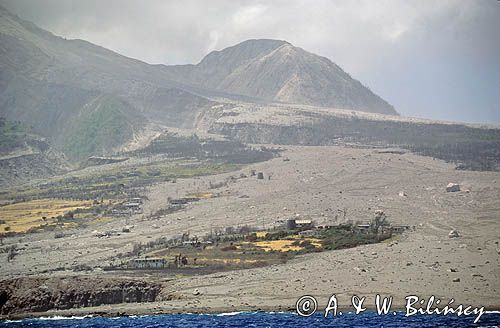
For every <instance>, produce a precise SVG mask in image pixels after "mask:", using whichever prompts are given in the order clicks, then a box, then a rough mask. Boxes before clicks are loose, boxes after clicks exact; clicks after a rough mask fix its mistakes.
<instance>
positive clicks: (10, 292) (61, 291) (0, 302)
mask: <svg viewBox="0 0 500 328" xmlns="http://www.w3.org/2000/svg"><path fill="white" fill-rule="evenodd" d="M161 289H162V286H161V285H160V284H157V283H149V282H146V281H141V280H125V279H109V278H88V277H64V278H19V279H12V280H4V281H1V282H0V314H2V315H7V314H14V313H23V312H44V311H48V310H52V309H58V310H64V309H71V308H78V307H89V306H99V305H103V304H118V303H139V302H154V301H155V300H156V299H157V297H158V295H159V294H160V292H161Z"/></svg>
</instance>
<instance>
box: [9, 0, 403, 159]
mask: <svg viewBox="0 0 500 328" xmlns="http://www.w3.org/2000/svg"><path fill="white" fill-rule="evenodd" d="M221 99H222V100H221ZM224 99H233V100H234V99H236V100H237V101H239V100H243V101H244V102H250V103H259V104H260V103H266V102H282V103H297V104H305V105H313V106H324V107H338V108H347V109H352V110H364V111H368V112H377V113H384V114H388V113H389V114H397V113H396V112H395V111H394V109H393V108H392V106H390V105H389V104H387V103H386V102H385V101H383V100H382V99H381V98H380V97H378V96H376V95H374V94H373V93H371V91H369V90H368V89H366V88H365V87H364V86H363V85H362V84H361V83H359V82H358V81H356V80H353V79H352V78H351V77H350V76H349V75H348V74H347V73H345V72H344V71H343V70H342V69H340V68H339V67H338V66H337V65H335V64H334V63H333V62H331V61H330V60H329V59H327V58H325V57H320V56H317V55H314V54H312V53H309V52H307V51H305V50H303V49H301V48H298V47H294V46H293V45H292V44H290V43H289V42H287V41H284V40H273V39H250V40H246V41H243V42H241V43H239V44H236V45H233V46H231V47H227V48H225V49H222V50H218V51H212V52H210V53H209V54H207V55H206V56H205V57H204V58H203V59H202V60H201V61H200V62H199V63H198V64H195V65H193V64H190V65H175V66H167V65H150V64H147V63H145V62H143V61H140V60H137V59H133V58H128V57H126V56H123V55H121V54H119V53H117V52H114V51H112V50H109V49H106V48H104V47H102V46H99V45H94V44H92V43H90V42H88V41H85V40H79V39H75V40H67V39H65V38H62V37H60V36H57V35H55V34H53V33H51V32H49V31H46V30H44V29H42V28H40V27H38V26H36V25H35V24H33V23H31V22H28V21H25V20H23V19H21V18H19V17H18V16H15V15H12V14H10V13H9V12H8V11H7V10H5V9H4V8H1V7H0V117H5V118H6V119H9V120H18V119H19V120H21V121H23V122H24V123H26V124H28V125H30V126H33V129H34V132H36V133H38V134H40V135H41V136H43V137H47V138H48V140H49V141H50V143H51V144H53V145H54V146H56V147H57V148H58V149H59V150H66V153H67V155H68V157H69V158H71V159H73V160H80V159H83V158H85V157H86V156H90V155H101V154H102V153H105V152H106V151H113V150H116V149H117V147H118V148H119V146H120V143H123V142H126V141H127V140H129V139H130V138H131V136H127V135H123V133H122V132H123V131H122V130H120V129H116V131H117V133H118V134H117V135H116V136H113V135H107V134H106V133H103V132H101V131H96V132H95V135H98V136H102V138H101V140H98V141H96V143H94V146H92V147H91V146H90V144H89V143H88V142H87V141H88V140H87V141H86V139H85V138H83V139H82V140H80V139H79V138H78V137H75V136H74V132H75V131H77V130H78V129H76V128H75V124H77V123H75V122H80V121H79V117H86V119H85V120H84V122H85V124H87V125H88V124H89V122H95V123H96V124H97V123H98V122H97V121H98V120H96V119H95V117H91V116H89V115H90V114H89V113H88V112H87V109H88V108H89V106H91V104H94V103H96V101H97V103H102V101H104V103H103V104H106V106H102V107H99V108H101V111H105V112H100V113H99V115H98V116H97V117H104V118H107V119H109V122H111V123H113V124H115V123H116V125H117V126H123V127H124V128H125V131H128V132H127V133H128V134H131V133H134V131H135V132H137V131H140V130H141V129H144V128H145V127H146V126H147V125H148V124H149V123H153V122H154V123H156V124H159V125H160V126H162V125H163V126H172V127H181V128H194V127H195V124H196V122H197V120H198V117H200V115H203V113H206V112H207V111H209V110H210V109H211V108H212V107H213V106H216V105H220V104H222V103H224V102H225V100H224ZM99 126H100V129H105V128H106V127H105V126H101V125H99ZM88 128H91V127H88ZM84 131H85V132H88V131H90V130H89V129H84ZM82 133H83V132H82ZM88 136H89V135H87V137H88ZM115 137H116V138H115ZM103 138H104V139H103ZM107 138H109V140H105V139H107ZM87 139H88V138H87ZM74 145H85V146H86V147H84V148H85V149H87V150H86V151H79V150H75V149H73V147H74ZM87 146H88V147H87Z"/></svg>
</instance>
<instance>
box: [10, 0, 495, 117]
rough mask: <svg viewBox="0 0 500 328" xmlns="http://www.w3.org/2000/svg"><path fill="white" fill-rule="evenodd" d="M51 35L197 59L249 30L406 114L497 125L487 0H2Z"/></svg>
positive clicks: (178, 59) (170, 58) (491, 4)
mask: <svg viewBox="0 0 500 328" xmlns="http://www.w3.org/2000/svg"><path fill="white" fill-rule="evenodd" d="M0 3H2V4H3V5H4V6H5V7H6V8H7V9H9V10H10V11H12V12H14V13H16V14H17V15H19V16H20V17H22V18H24V19H27V20H30V21H33V22H34V23H36V24H37V25H40V26H41V27H43V28H45V29H48V30H50V31H52V32H54V33H55V34H58V35H61V36H65V37H67V38H81V39H86V40H88V41H90V42H93V43H97V44H99V45H102V46H104V47H107V48H110V49H112V50H115V51H117V52H119V53H122V54H124V55H127V56H130V57H134V58H138V59H141V60H144V61H146V62H150V63H165V64H184V63H196V62H198V61H199V60H200V59H201V58H202V57H203V56H204V55H205V54H207V53H208V52H209V51H211V50H214V49H222V48H224V47H227V46H230V45H233V44H236V43H238V42H241V41H243V40H245V39H249V38H275V39H284V40H287V41H289V42H291V43H293V44H294V45H296V46H299V47H302V48H304V49H306V50H308V51H311V52H314V53H317V54H320V55H323V56H325V57H328V58H330V59H332V60H333V61H334V62H336V63H337V64H339V65H340V66H342V67H343V68H344V69H345V70H346V71H347V72H349V73H351V74H352V75H353V76H354V77H356V78H358V79H359V80H361V81H362V82H363V83H365V84H367V85H368V86H369V87H371V88H372V89H373V90H374V91H375V92H376V93H378V94H380V95H381V96H382V97H383V98H385V99H387V100H388V101H389V102H391V103H392V104H393V105H395V107H396V109H398V110H399V111H400V112H402V113H403V114H405V115H411V116H420V117H428V118H436V119H447V120H462V121H473V122H496V123H500V105H499V104H500V60H499V59H498V58H500V42H498V40H497V39H498V35H499V34H500V3H499V2H497V1H493V0H477V1H473V0H461V1H459V0H440V1H430V0H410V1H396V0H381V1H371V0H357V1H350V0H349V1H348V0H341V1H326V0H318V1H305V0H297V1H282V0H278V1H258V0H257V1H243V0H241V1H234V0H233V1H232V0H215V1H194V0H183V1H164V0H146V1H132V0H130V1H123V0H122V1H119V0H107V1H98V0H90V1H77V0H66V1H63V0H43V1H36V0H2V1H0Z"/></svg>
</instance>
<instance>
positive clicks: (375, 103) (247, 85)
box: [175, 40, 397, 115]
mask: <svg viewBox="0 0 500 328" xmlns="http://www.w3.org/2000/svg"><path fill="white" fill-rule="evenodd" d="M175 69H176V70H177V74H178V75H179V79H182V77H183V76H186V77H187V79H186V82H189V83H193V84H198V85H200V86H203V87H207V88H211V89H217V90H222V91H226V92H229V93H235V94H242V95H246V96H251V97H256V98H262V99H266V100H271V101H281V102H287V103H297V104H306V105H316V106H324V107H334V108H345V109H354V110H360V111H365V112H375V113H381V114H392V115H397V112H396V111H395V110H394V108H393V107H392V106H391V105H389V104H388V103H387V102H386V101H385V100H383V99H381V98H380V97H378V96H377V95H375V94H374V93H373V92H371V91H370V90H369V89H368V88H366V87H365V86H363V85H362V84H361V83H360V82H359V81H357V80H354V79H353V78H351V77H350V76H349V74H347V73H346V72H344V71H343V70H342V69H341V68H340V67H338V66H337V65H335V64H334V63H333V62H331V61H330V60H329V59H327V58H324V57H320V56H317V55H314V54H312V53H310V52H307V51H305V50H303V49H301V48H298V47H294V46H293V45H291V44H290V43H288V42H286V41H280V40H248V41H244V42H242V43H240V44H237V45H235V46H232V47H229V48H226V49H224V50H221V51H214V52H211V53H210V54H208V55H207V56H206V57H205V58H203V60H202V61H201V62H200V63H199V64H197V65H186V66H177V67H175Z"/></svg>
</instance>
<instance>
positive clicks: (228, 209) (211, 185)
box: [0, 8, 500, 317]
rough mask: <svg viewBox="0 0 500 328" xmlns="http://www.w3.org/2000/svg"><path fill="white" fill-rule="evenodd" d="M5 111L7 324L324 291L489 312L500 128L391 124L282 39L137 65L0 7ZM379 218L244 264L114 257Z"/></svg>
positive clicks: (286, 305)
mask: <svg viewBox="0 0 500 328" xmlns="http://www.w3.org/2000/svg"><path fill="white" fill-rule="evenodd" d="M0 117H1V120H0V128H1V130H0V136H1V138H0V145H1V149H0V186H1V188H2V190H1V192H0V276H1V277H2V278H1V281H0V313H1V314H2V315H5V316H10V317H15V316H25V315H53V314H58V315H59V314H60V315H70V314H83V313H96V314H109V315H113V314H117V313H118V314H124V313H128V314H133V313H134V314H136V313H160V312H207V311H232V310H256V309H269V310H283V309H290V308H293V306H294V304H295V301H296V300H297V298H299V297H300V296H302V295H305V294H309V295H314V296H317V297H318V298H319V300H320V303H321V304H323V303H324V302H325V301H326V300H327V298H328V297H329V296H330V295H331V294H333V293H335V294H337V295H338V296H339V297H340V301H341V304H342V305H345V304H347V303H348V300H349V298H350V296H351V295H352V294H358V295H361V296H367V297H369V298H372V297H373V296H374V295H375V294H378V293H380V294H383V295H391V296H393V297H394V298H395V300H394V302H395V304H397V305H398V306H401V304H403V301H404V297H405V296H406V295H409V294H416V295H419V296H421V297H429V296H430V295H436V296H438V297H440V298H441V299H443V300H444V302H447V301H448V300H449V299H450V298H454V299H455V300H456V301H457V303H458V302H464V303H466V304H472V305H474V306H480V305H484V306H486V307H487V308H489V309H498V308H499V307H500V298H499V296H498V295H499V294H500V285H499V282H500V271H499V268H500V265H499V264H500V262H499V261H500V260H499V253H500V246H499V243H500V239H499V236H498V229H499V224H500V222H499V219H500V217H499V214H500V187H498V181H499V179H500V173H499V171H500V128H499V127H498V126H489V125H472V124H461V123H453V122H438V121H431V120H424V119H413V118H405V117H400V116H398V115H397V113H396V111H395V110H394V109H393V108H392V106H390V105H389V104H388V103H387V102H386V101H384V100H383V99H381V98H380V97H378V96H376V95H375V94H373V93H372V92H371V91H370V90H369V89H368V88H366V87H365V86H363V85H362V84H361V83H360V82H358V81H356V80H354V79H352V78H351V77H350V76H349V75H348V74H347V73H345V72H344V71H343V70H342V69H341V68H339V67H338V66H337V65H335V64H334V63H333V62H331V61H330V60H328V59H326V58H323V57H319V56H317V55H314V54H311V53H308V52H306V51H305V50H303V49H300V48H297V47H294V46H293V45H291V44H289V43H288V42H286V41H279V40H248V41H245V42H242V43H240V44H238V45H235V46H233V47H230V48H227V49H224V50H221V51H215V52H212V53H210V54H208V55H207V56H206V57H205V58H204V59H203V60H202V61H201V62H200V63H199V64H197V65H181V66H164V65H149V64H146V63H143V62H140V61H137V60H134V59H130V58H126V57H124V56H121V55H119V54H116V53H114V52H112V51H109V50H107V49H104V48H101V47H98V46H95V45H93V44H90V43H88V42H85V41H82V40H65V39H63V38H60V37H57V36H54V35H53V34H51V33H50V32H47V31H44V30H42V29H40V28H38V27H36V26H34V25H33V24H31V23H29V22H26V21H23V20H21V19H20V18H18V17H15V16H13V15H11V14H10V13H8V12H7V11H5V10H4V9H1V8H0ZM449 183H456V184H459V185H460V191H457V192H447V190H446V186H447V185H448V184H449ZM137 202H139V203H137ZM376 211H379V212H380V211H383V212H384V213H385V214H386V215H387V219H388V220H389V221H390V222H391V224H393V225H396V226H397V225H400V226H404V227H406V228H405V230H404V232H403V233H402V234H397V235H396V234H395V235H394V236H392V238H391V239H389V240H386V241H383V242H379V243H376V244H370V245H363V246H357V247H354V248H348V249H336V250H331V251H326V250H325V251H323V252H312V253H307V254H304V253H297V254H294V256H290V257H287V256H283V254H282V253H280V252H276V251H272V252H270V253H269V255H266V253H265V252H264V251H262V252H260V253H259V254H257V255H258V256H256V258H258V259H259V260H260V259H261V258H260V257H266V256H269V258H271V259H272V261H269V262H267V265H265V266H261V265H257V264H255V265H253V266H251V265H249V266H244V265H242V266H241V268H245V269H244V270H236V269H235V268H236V266H230V265H226V266H224V265H222V266H221V268H218V269H217V270H197V269H196V268H194V269H192V268H189V269H185V270H183V268H175V269H171V268H165V269H161V270H130V268H127V267H125V266H124V265H123V264H124V263H127V261H130V260H133V259H135V258H137V257H138V256H146V255H151V254H169V256H171V255H172V254H173V252H176V249H175V248H174V249H173V250H172V249H168V248H165V245H167V244H166V243H164V241H166V240H172V239H175V240H178V241H181V243H183V242H184V241H188V242H190V240H186V236H188V237H193V238H194V239H195V240H198V237H202V236H205V235H207V234H209V233H210V235H213V234H212V233H213V232H214V231H215V232H216V233H215V234H217V233H218V232H221V231H227V230H228V229H229V230H234V229H235V228H242V227H247V228H248V227H252V228H253V229H261V230H262V229H273V228H275V227H276V226H278V225H279V224H282V223H283V222H284V221H286V220H287V219H290V218H301V219H312V220H314V221H315V222H316V223H317V224H319V225H323V226H327V225H334V226H339V225H346V224H347V223H350V224H351V225H350V226H356V225H358V224H359V223H366V222H369V221H370V220H372V219H373V217H374V215H375V213H376ZM451 230H456V231H457V235H452V237H453V238H450V237H449V233H450V231H451ZM378 241H380V240H378ZM158 246H161V247H163V248H158ZM230 246H231V247H232V249H235V248H236V245H232V244H231V245H230ZM155 247H157V248H155ZM182 247H184V244H182ZM186 247H189V246H186ZM231 247H230V248H229V249H231ZM185 253H189V252H185ZM192 253H195V252H192ZM247 255H248V256H247ZM250 255H255V254H245V256H247V258H249V259H250V261H252V260H254V258H251V257H250ZM285 255H286V254H285ZM179 258H180V254H179ZM190 260H191V259H190ZM250 263H253V262H250ZM248 267H251V268H248ZM214 271H216V272H214ZM42 312H43V314H42Z"/></svg>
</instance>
